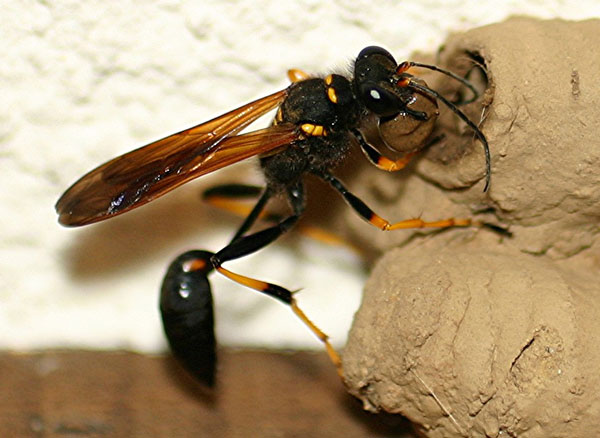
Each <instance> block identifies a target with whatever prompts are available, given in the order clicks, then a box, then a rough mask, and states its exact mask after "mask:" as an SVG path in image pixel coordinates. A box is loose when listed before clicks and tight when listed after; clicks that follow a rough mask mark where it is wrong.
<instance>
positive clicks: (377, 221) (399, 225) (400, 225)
mask: <svg viewBox="0 0 600 438" xmlns="http://www.w3.org/2000/svg"><path fill="white" fill-rule="evenodd" d="M319 176H320V177H321V178H322V179H324V180H325V181H327V182H328V183H329V184H330V185H331V186H332V187H333V188H334V189H336V190H337V191H338V192H339V193H340V194H341V195H342V196H343V197H344V199H345V200H346V202H347V203H348V205H350V207H352V209H353V210H354V211H355V212H356V213H358V215H359V216H360V217H362V218H363V219H364V220H366V221H367V222H368V223H370V224H371V225H373V226H375V227H377V228H379V229H380V230H383V231H391V230H397V229H407V228H445V227H457V226H458V227H466V226H469V225H471V220H470V219H454V218H450V219H444V220H441V221H435V222H425V221H423V220H421V219H408V220H403V221H400V222H395V223H390V222H388V221H387V220H385V219H384V218H382V217H381V216H379V215H378V214H377V213H375V212H374V211H373V210H371V209H370V208H369V206H367V204H365V203H364V202H363V201H362V200H361V199H360V198H358V197H357V196H356V195H354V194H353V193H351V192H350V191H348V189H346V187H345V186H344V185H343V184H342V183H341V181H340V180H339V179H337V178H336V177H334V176H333V175H330V174H327V173H323V174H321V175H319Z"/></svg>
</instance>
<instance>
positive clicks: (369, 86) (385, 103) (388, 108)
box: [360, 82, 404, 117]
mask: <svg viewBox="0 0 600 438" xmlns="http://www.w3.org/2000/svg"><path fill="white" fill-rule="evenodd" d="M360 96H361V99H362V102H363V103H364V105H365V106H366V107H367V108H368V109H369V110H371V111H373V112H374V113H375V114H377V115H378V116H380V117H387V116H394V115H396V114H398V113H399V112H400V111H401V109H402V108H403V107H404V105H403V103H402V101H401V100H400V98H399V97H398V96H396V95H395V94H394V93H392V92H391V91H389V90H386V89H385V88H383V87H381V86H379V85H377V84H374V83H372V82H367V83H364V84H362V85H361V86H360Z"/></svg>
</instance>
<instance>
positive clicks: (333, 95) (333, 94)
mask: <svg viewBox="0 0 600 438" xmlns="http://www.w3.org/2000/svg"><path fill="white" fill-rule="evenodd" d="M324 81H325V85H327V98H328V99H329V100H330V101H331V102H332V103H337V101H338V99H337V94H336V92H335V88H333V87H332V86H331V83H332V82H333V76H332V75H328V76H327V77H326V78H325V79H324Z"/></svg>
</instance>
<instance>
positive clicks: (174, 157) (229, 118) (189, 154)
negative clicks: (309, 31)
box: [56, 90, 298, 226]
mask: <svg viewBox="0 0 600 438" xmlns="http://www.w3.org/2000/svg"><path fill="white" fill-rule="evenodd" d="M286 95H287V91H286V90H282V91H279V92H277V93H274V94H271V95H269V96H266V97H263V98H261V99H258V100H256V101H254V102H251V103H249V104H247V105H244V106H242V107H240V108H238V109H235V110H233V111H230V112H228V113H226V114H224V115H222V116H219V117H217V118H215V119H213V120H210V121H208V122H206V123H202V124H200V125H197V126H194V127H193V128H190V129H186V130H184V131H181V132H178V133H176V134H173V135H170V136H168V137H165V138H163V139H161V140H158V141H155V142H153V143H150V144H148V145H146V146H143V147H141V148H139V149H135V150H133V151H131V152H129V153H126V154H124V155H121V156H119V157H117V158H114V159H112V160H110V161H108V162H106V163H104V164H102V165H101V166H99V167H97V168H96V169H94V170H92V171H91V172H89V173H87V174H86V175H84V176H83V177H81V178H80V179H79V180H78V181H77V182H75V183H74V184H73V185H72V186H71V187H70V188H69V189H68V190H67V191H66V192H65V193H64V194H63V195H62V196H61V198H60V199H59V200H58V202H57V203H56V211H57V212H58V214H59V219H58V220H59V222H60V223H61V224H63V225H67V226H79V225H86V224H90V223H94V222H98V221H101V220H104V219H107V218H109V217H112V216H115V215H117V214H121V213H124V212H126V211H129V210H131V209H133V208H136V207H139V206H140V205H143V204H145V203H147V202H150V201H152V200H153V199H156V198H157V197H159V196H162V195H164V194H165V193H167V192H169V191H171V190H173V189H174V188H176V187H178V186H180V185H181V184H184V183H186V182H188V181H190V180H192V179H194V178H197V177H199V176H201V175H204V174H207V173H209V172H213V171H215V170H217V169H220V168H222V167H225V166H228V165H230V164H233V163H236V162H238V161H241V160H244V159H246V158H249V157H252V156H254V155H259V154H262V153H268V152H272V151H274V150H276V149H279V148H282V147H284V146H286V145H288V144H289V143H291V142H293V141H294V140H295V139H297V138H298V134H297V132H296V128H295V127H294V126H292V125H289V124H280V125H277V126H272V127H270V128H266V129H262V130H259V131H255V132H251V133H248V134H243V135H237V136H236V135H235V134H237V133H238V132H239V131H240V130H242V129H243V128H245V127H246V126H248V125H249V124H250V123H252V122H253V121H255V120H256V119H257V118H259V117H260V116H262V115H264V114H265V113H267V112H268V111H270V110H271V109H273V108H275V107H277V106H278V105H279V104H281V102H282V101H283V99H284V98H285V96H286Z"/></svg>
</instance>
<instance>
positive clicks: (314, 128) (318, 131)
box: [300, 123, 327, 137]
mask: <svg viewBox="0 0 600 438" xmlns="http://www.w3.org/2000/svg"><path fill="white" fill-rule="evenodd" d="M300 129H301V130H302V132H304V133H305V134H306V135H308V136H310V137H321V136H326V135H327V131H326V130H325V128H324V127H323V125H314V124H312V123H304V124H303V125H301V126H300Z"/></svg>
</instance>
